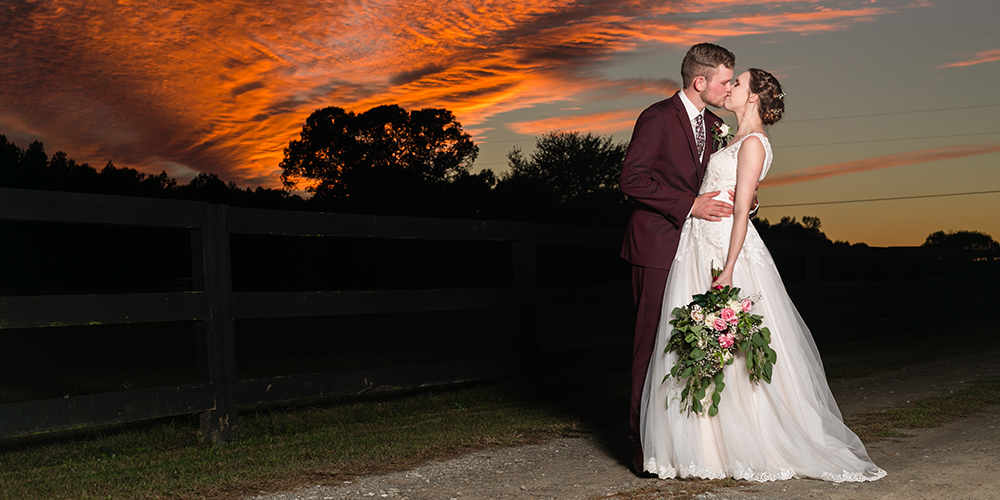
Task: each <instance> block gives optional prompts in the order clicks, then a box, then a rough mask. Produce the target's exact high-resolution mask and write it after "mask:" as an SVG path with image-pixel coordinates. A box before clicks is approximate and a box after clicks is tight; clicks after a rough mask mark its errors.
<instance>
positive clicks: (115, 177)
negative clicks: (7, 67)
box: [0, 134, 306, 209]
mask: <svg viewBox="0 0 1000 500" xmlns="http://www.w3.org/2000/svg"><path fill="white" fill-rule="evenodd" d="M0 187H8V188H20V189H44V190H49V191H72V192H78V193H96V194H114V195H122V196H144V197H151V198H168V199H176V200H190V201H206V202H209V203H221V204H227V205H234V206H246V207H255V208H285V209H296V208H302V207H305V205H306V202H305V200H303V199H302V198H301V197H299V196H295V195H291V194H289V193H288V192H287V191H285V190H281V189H265V188H261V187H258V188H256V189H250V188H240V187H239V186H237V185H236V184H235V183H232V182H229V183H226V182H224V181H223V180H222V179H220V178H219V176H217V175H215V174H211V173H200V174H198V175H197V176H196V177H195V178H193V179H191V181H190V182H188V183H187V184H182V183H179V182H177V180H176V179H172V178H170V177H168V176H167V173H166V172H160V173H159V174H155V175H153V174H147V173H143V172H140V171H138V170H136V169H134V168H128V167H118V166H116V165H115V164H114V163H113V162H111V161H108V163H107V164H106V165H104V167H103V168H101V169H100V170H98V169H96V168H94V167H92V166H91V165H90V164H88V163H77V162H76V160H74V159H72V158H70V157H69V156H68V155H67V154H66V153H65V152H63V151H58V152H56V153H55V154H54V155H52V157H51V158H50V157H49V156H48V154H47V153H46V152H45V146H44V145H43V144H42V143H41V142H39V141H34V142H32V143H31V144H29V145H28V147H27V148H25V149H21V148H20V147H18V146H17V145H16V144H14V143H12V142H9V141H8V140H7V137H6V136H4V135H3V134H0Z"/></svg>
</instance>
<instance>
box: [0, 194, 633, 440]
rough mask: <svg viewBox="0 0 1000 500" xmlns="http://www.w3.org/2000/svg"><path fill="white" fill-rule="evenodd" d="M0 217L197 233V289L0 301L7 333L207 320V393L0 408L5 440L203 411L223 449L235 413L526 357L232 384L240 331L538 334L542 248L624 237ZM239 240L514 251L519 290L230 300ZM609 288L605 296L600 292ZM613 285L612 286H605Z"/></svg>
mask: <svg viewBox="0 0 1000 500" xmlns="http://www.w3.org/2000/svg"><path fill="white" fill-rule="evenodd" d="M0 220H7V221H31V222H58V223H78V224H99V225H118V226H149V227H169V228H187V229H190V230H191V256H192V272H193V275H194V276H193V286H194V290H193V291H188V292H175V293H128V294H84V295H35V296H0V330H2V329H10V328H38V327H53V326H74V325H98V324H100V325H109V324H126V323H144V322H164V321H195V322H197V323H196V325H197V336H196V337H197V339H196V342H197V344H198V345H197V352H198V356H197V364H198V379H199V382H198V383H197V384H188V385H184V386H178V387H161V388H154V389H143V390H129V391H122V392H114V393H100V394H93V395H83V396H72V397H67V398H57V399H49V400H39V401H28V402H20V403H11V404H5V405H0V422H2V423H0V437H11V436H18V435H25V434H32V433H38V432H46V431H53V430H60V429H68V428H79V427H84V426H92V425H104V424H113V423H121V422H127V421H135V420H144V419H150V418H157V417H164V416H173V415H180V414H190V413H200V414H201V422H202V431H203V432H204V433H205V434H206V435H208V436H209V437H210V438H212V439H213V440H215V441H217V442H222V443H224V442H226V441H228V440H230V439H233V438H235V436H236V432H237V426H236V422H237V410H236V408H237V406H238V405H249V404H257V403H262V402H271V401H285V400H291V399H298V398H307V397H316V396H325V395H332V394H344V393H351V392H357V391H359V390H365V389H367V388H371V387H373V386H375V387H378V386H425V385H434V384H442V383H454V382H459V381H471V380H483V379H494V378H500V377H507V376H512V375H516V374H518V373H521V372H522V371H523V370H524V369H525V360H526V359H528V358H526V357H525V356H522V355H517V356H513V357H512V356H501V357H492V358H490V357H487V358H479V359H471V360H459V361H450V362H442V363H430V364H423V365H410V366H399V367H388V368H375V369H366V370H349V371H341V372H330V373H319V374H303V375H287V376H278V377H267V378H259V379H250V380H237V379H236V376H235V350H234V335H233V322H234V320H238V319H261V318H294V317H308V316H335V315H348V314H350V315H357V314H387V313H402V312H424V311H460V310H471V309H493V308H508V309H514V310H517V311H518V314H519V315H520V316H521V317H522V319H521V320H520V321H519V323H518V325H519V326H518V328H519V330H520V331H519V332H514V333H515V334H516V335H519V336H523V337H525V338H530V337H531V336H532V329H533V328H534V325H533V317H532V316H533V311H532V309H533V307H534V305H535V301H536V298H537V292H536V285H537V283H536V279H535V276H536V270H535V265H536V262H535V252H536V245H537V244H538V243H539V242H541V243H558V244H573V245H596V246H610V247H615V246H617V245H619V244H620V241H621V232H620V231H609V230H600V229H588V228H567V227H559V226H544V225H536V224H530V223H521V222H509V221H479V220H451V219H426V218H414V217H385V216H368V215H350V214H328V213H314V212H293V211H278V210H259V209H248V208H232V207H225V206H220V205H209V204H207V203H200V202H187V201H176V200H159V199H148V198H132V197H122V196H108V195H92V194H79V193H63V192H47V191H34V190H18V189H3V188H0ZM231 234H251V235H280V236H324V237H349V238H386V239H421V240H444V241H495V242H508V243H510V244H511V248H512V261H513V283H512V285H510V286H502V287H492V288H458V289H437V290H435V289H419V290H347V291H338V290H331V291H305V292H235V293H234V292H233V290H232V275H231V273H232V270H231V255H230V251H229V237H230V235H231ZM599 288H601V287H599ZM603 288H607V287H603Z"/></svg>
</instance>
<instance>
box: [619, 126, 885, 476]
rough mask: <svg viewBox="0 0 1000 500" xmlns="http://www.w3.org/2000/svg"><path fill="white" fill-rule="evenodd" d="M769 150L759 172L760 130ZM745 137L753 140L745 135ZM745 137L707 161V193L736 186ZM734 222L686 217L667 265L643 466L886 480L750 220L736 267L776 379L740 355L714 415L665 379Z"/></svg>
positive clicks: (649, 379)
mask: <svg viewBox="0 0 1000 500" xmlns="http://www.w3.org/2000/svg"><path fill="white" fill-rule="evenodd" d="M751 135H756V136H757V137H759V138H760V140H761V141H763V143H764V148H765V150H766V156H765V160H764V168H763V171H762V172H761V175H760V178H761V179H763V178H764V176H765V175H766V174H767V170H768V168H769V167H770V165H771V158H772V154H771V147H770V143H769V142H768V140H767V138H766V137H765V136H764V135H762V134H751ZM748 137H749V136H748ZM745 139H746V138H744V139H742V140H740V141H738V142H735V143H734V144H731V145H729V146H728V147H726V148H724V149H722V150H720V151H718V152H716V153H715V154H714V155H712V157H711V159H710V160H709V163H708V167H707V170H706V172H705V179H704V182H703V183H702V186H701V192H702V193H705V192H711V191H721V194H720V195H719V197H718V199H721V200H724V201H727V202H728V201H729V196H728V193H727V191H728V190H729V189H733V188H734V187H735V186H736V163H737V159H736V155H737V152H738V151H739V148H740V145H741V144H742V142H743V140H745ZM732 224H733V219H732V218H731V217H730V218H726V219H723V221H722V222H708V221H704V220H701V219H695V218H693V217H688V218H687V220H686V221H684V228H683V230H682V232H681V237H680V246H679V247H678V249H677V255H676V256H675V257H674V262H673V264H672V266H671V268H670V275H669V277H668V278H667V285H666V292H665V294H664V298H663V315H662V319H661V321H660V326H659V330H658V333H657V337H656V344H655V347H654V349H653V357H652V359H651V360H650V363H649V371H648V372H647V375H646V386H645V388H644V389H643V394H642V406H641V414H640V427H639V428H640V433H641V443H642V451H643V455H644V458H645V463H644V468H645V469H646V471H648V472H652V473H654V474H656V475H658V476H659V477H660V478H661V479H667V478H674V477H699V478H713V479H720V478H725V477H732V478H736V479H746V480H750V481H776V480H785V479H791V478H795V477H799V478H817V479H824V480H827V481H835V482H843V481H874V480H876V479H879V478H881V477H884V476H885V471H883V470H882V469H880V468H878V467H877V466H876V465H875V464H874V463H872V461H871V460H870V459H869V458H868V454H867V452H866V451H865V447H864V445H863V444H862V443H861V440H860V439H858V437H857V436H856V435H855V434H854V433H853V432H851V430H850V429H848V428H847V426H846V425H844V423H843V419H842V417H841V414H840V409H839V408H838V407H837V402H836V401H834V399H833V394H832V393H831V392H830V388H829V386H828V385H827V381H826V375H825V374H824V372H823V362H822V361H821V360H820V356H819V352H818V351H817V350H816V344H815V342H813V339H812V335H811V334H810V333H809V329H808V328H807V327H806V325H805V323H804V322H803V321H802V318H801V317H800V316H799V313H798V311H796V309H795V306H794V305H793V304H792V301H791V299H789V297H788V294H787V292H786V291H785V287H784V284H783V283H782V282H781V277H780V276H779V275H778V270H777V268H776V267H775V265H774V261H773V260H772V259H771V255H770V253H768V251H767V248H765V246H764V243H763V242H762V241H761V239H760V235H759V234H758V233H757V230H756V229H754V227H753V224H750V225H749V227H748V229H747V235H746V242H745V243H744V244H743V249H742V251H741V252H740V256H739V258H738V260H737V261H736V267H735V268H734V271H733V286H734V287H738V288H740V289H741V290H742V293H741V295H742V296H749V295H751V294H755V293H760V294H761V300H760V301H759V302H758V303H757V304H756V305H755V306H754V309H753V313H754V314H760V315H763V317H764V326H766V327H768V328H769V329H770V331H771V347H772V348H773V349H774V350H775V351H777V354H778V359H777V362H776V363H775V364H774V372H773V375H772V379H771V383H770V384H768V383H766V382H761V383H760V384H759V385H754V384H752V383H750V381H749V380H748V379H747V369H746V364H745V362H744V359H745V358H744V356H743V355H742V354H738V355H737V358H736V360H735V361H734V362H733V364H731V365H729V366H726V367H725V369H724V373H725V382H726V387H725V389H724V390H723V391H722V394H721V396H722V399H721V401H720V403H719V413H718V415H716V416H714V417H709V416H699V415H696V414H693V413H688V412H684V413H682V412H681V411H680V410H679V408H680V407H681V405H680V401H679V397H680V391H681V390H682V389H683V384H681V383H678V382H677V380H676V379H674V378H669V379H667V380H666V381H664V376H665V375H667V374H668V373H669V372H670V367H671V366H673V364H674V363H675V362H676V361H677V354H676V353H669V354H666V353H664V348H665V347H666V346H667V343H668V340H669V338H670V332H671V330H672V326H671V325H670V324H669V321H670V319H672V315H671V311H673V309H674V308H675V307H679V306H684V305H687V304H688V303H689V302H691V297H692V296H693V295H695V294H699V293H704V292H705V291H707V290H708V289H709V287H710V286H711V283H712V276H711V271H710V269H711V267H712V266H713V264H714V266H715V267H716V268H722V267H723V265H724V264H725V262H726V254H727V253H728V247H729V237H730V231H731V229H732Z"/></svg>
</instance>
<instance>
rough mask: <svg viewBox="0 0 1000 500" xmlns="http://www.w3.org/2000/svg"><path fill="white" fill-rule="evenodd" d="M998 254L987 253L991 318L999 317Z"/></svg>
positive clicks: (987, 297) (987, 285)
mask: <svg viewBox="0 0 1000 500" xmlns="http://www.w3.org/2000/svg"><path fill="white" fill-rule="evenodd" d="M997 258H998V256H997V255H991V254H986V309H987V310H989V311H990V319H993V320H995V319H997V292H996V290H997V287H996V281H997V278H998V276H997Z"/></svg>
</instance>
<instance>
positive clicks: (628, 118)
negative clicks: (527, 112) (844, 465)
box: [507, 109, 639, 135]
mask: <svg viewBox="0 0 1000 500" xmlns="http://www.w3.org/2000/svg"><path fill="white" fill-rule="evenodd" d="M638 116H639V114H638V112H637V111H635V110H631V109H630V110H622V111H608V112H605V113H592V114H588V115H577V116H558V117H554V118H545V119H542V120H532V121H527V122H517V123H509V124H507V127H508V128H510V129H511V130H513V131H514V132H517V133H519V134H524V135H543V134H546V133H549V132H555V131H560V130H562V131H583V132H592V133H595V134H613V133H615V132H621V131H624V130H629V129H631V128H632V126H633V125H634V124H635V119H636V117H638Z"/></svg>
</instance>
